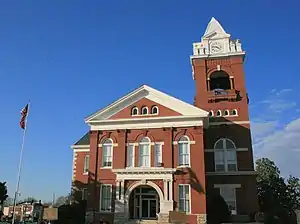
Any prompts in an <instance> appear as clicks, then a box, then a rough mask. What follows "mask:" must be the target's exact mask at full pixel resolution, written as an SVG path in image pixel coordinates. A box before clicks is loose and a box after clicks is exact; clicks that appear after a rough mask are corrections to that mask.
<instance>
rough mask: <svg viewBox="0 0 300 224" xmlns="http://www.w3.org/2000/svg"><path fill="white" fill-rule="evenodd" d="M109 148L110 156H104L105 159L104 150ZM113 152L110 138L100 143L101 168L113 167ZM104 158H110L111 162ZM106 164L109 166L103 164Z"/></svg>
mask: <svg viewBox="0 0 300 224" xmlns="http://www.w3.org/2000/svg"><path fill="white" fill-rule="evenodd" d="M106 147H108V148H110V155H106V157H104V153H103V151H104V148H106ZM113 150H114V144H113V140H112V139H110V138H107V139H105V140H104V141H103V143H102V155H101V168H112V166H113ZM106 158H111V161H108V160H107V159H106ZM106 162H110V166H108V165H104V163H106Z"/></svg>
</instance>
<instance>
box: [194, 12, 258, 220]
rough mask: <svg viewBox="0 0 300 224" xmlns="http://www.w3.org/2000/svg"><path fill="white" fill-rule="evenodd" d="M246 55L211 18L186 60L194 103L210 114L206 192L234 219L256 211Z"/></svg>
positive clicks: (207, 136) (206, 146)
mask: <svg viewBox="0 0 300 224" xmlns="http://www.w3.org/2000/svg"><path fill="white" fill-rule="evenodd" d="M245 55H246V52H245V51H244V50H243V49H242V45H241V42H240V41H239V40H233V39H231V36H230V34H228V33H226V32H225V30H224V29H223V27H222V26H221V25H220V23H219V22H218V21H217V20H216V19H215V18H212V19H211V20H210V22H209V24H208V26H207V28H206V30H205V33H204V35H203V36H202V38H201V41H200V42H196V43H193V55H192V56H191V65H192V74H193V79H194V81H195V84H196V94H195V99H194V104H195V106H197V107H199V108H201V109H204V110H206V111H209V116H210V118H209V120H210V121H209V127H208V129H206V130H205V133H204V143H205V169H206V187H207V189H206V190H207V193H208V195H216V194H220V195H221V196H222V197H223V198H224V200H225V201H226V202H227V204H228V206H229V208H230V210H231V211H232V213H233V214H236V215H245V214H252V213H255V212H257V211H258V203H257V193H256V176H255V171H254V164H253V150H252V142H251V132H250V122H249V113H248V109H249V108H248V103H249V100H248V96H247V90H246V85H245V74H244V58H245ZM208 198H211V197H208Z"/></svg>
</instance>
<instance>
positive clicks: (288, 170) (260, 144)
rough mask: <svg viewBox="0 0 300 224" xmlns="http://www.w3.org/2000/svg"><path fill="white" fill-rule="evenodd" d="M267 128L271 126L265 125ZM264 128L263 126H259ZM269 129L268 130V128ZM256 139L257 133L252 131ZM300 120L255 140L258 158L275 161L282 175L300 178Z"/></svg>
mask: <svg viewBox="0 0 300 224" xmlns="http://www.w3.org/2000/svg"><path fill="white" fill-rule="evenodd" d="M265 124H266V127H269V126H270V125H269V124H268V123H265ZM259 125H261V126H263V124H259ZM266 129H267V128H266ZM252 131H253V133H254V135H253V137H254V138H255V135H256V134H255V132H256V131H257V130H255V129H254V130H252ZM299 138H300V118H298V119H296V120H293V121H291V122H290V123H288V124H287V125H286V126H285V127H283V128H282V129H280V130H276V131H273V132H272V131H271V132H268V134H266V135H265V136H263V137H261V138H258V139H256V140H254V145H253V148H254V154H255V157H256V158H261V157H268V158H270V159H272V160H274V161H275V163H276V164H277V166H278V167H279V168H280V170H281V172H282V174H283V175H284V176H287V175H289V174H291V175H295V176H298V177H299V176H300V170H299V165H298V164H299V161H300V144H299Z"/></svg>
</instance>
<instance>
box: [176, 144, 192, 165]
mask: <svg viewBox="0 0 300 224" xmlns="http://www.w3.org/2000/svg"><path fill="white" fill-rule="evenodd" d="M178 151H179V164H178V165H179V166H190V145H189V143H188V142H182V143H181V142H180V143H178Z"/></svg>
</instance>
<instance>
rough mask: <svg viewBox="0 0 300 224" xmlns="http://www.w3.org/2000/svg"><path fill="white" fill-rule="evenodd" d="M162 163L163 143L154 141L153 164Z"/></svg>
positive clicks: (160, 164)
mask: <svg viewBox="0 0 300 224" xmlns="http://www.w3.org/2000/svg"><path fill="white" fill-rule="evenodd" d="M162 163H163V144H162V143H155V144H154V166H155V167H162Z"/></svg>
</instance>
